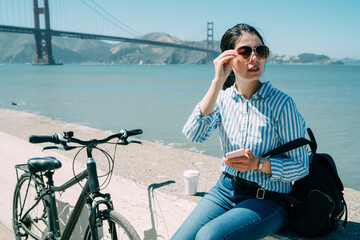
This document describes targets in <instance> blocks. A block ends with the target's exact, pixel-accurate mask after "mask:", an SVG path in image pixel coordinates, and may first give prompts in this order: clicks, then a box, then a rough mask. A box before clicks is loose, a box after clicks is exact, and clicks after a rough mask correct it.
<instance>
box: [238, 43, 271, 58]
mask: <svg viewBox="0 0 360 240" xmlns="http://www.w3.org/2000/svg"><path fill="white" fill-rule="evenodd" d="M253 51H254V52H255V55H256V56H257V57H258V58H259V59H261V60H265V59H267V58H268V57H269V54H270V50H269V48H268V47H267V46H257V47H255V48H251V47H249V46H243V47H239V48H238V49H237V52H238V54H239V55H241V56H242V57H243V58H244V59H248V58H249V57H250V56H251V54H252V52H253Z"/></svg>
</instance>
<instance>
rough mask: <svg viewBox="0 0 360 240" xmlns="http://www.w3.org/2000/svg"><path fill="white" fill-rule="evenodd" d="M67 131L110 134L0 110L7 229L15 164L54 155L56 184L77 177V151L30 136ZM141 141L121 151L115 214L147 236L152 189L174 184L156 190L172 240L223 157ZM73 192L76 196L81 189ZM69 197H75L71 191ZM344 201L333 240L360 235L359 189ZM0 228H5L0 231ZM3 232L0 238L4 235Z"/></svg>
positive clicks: (87, 136) (163, 232) (212, 182)
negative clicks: (189, 176)
mask: <svg viewBox="0 0 360 240" xmlns="http://www.w3.org/2000/svg"><path fill="white" fill-rule="evenodd" d="M63 131H74V133H75V137H79V138H83V139H91V138H102V137H105V136H107V135H109V134H110V132H109V131H103V130H98V129H94V128H91V127H85V126H81V125H77V124H70V123H66V122H61V121H58V120H52V119H50V118H47V117H42V116H38V115H34V114H30V113H26V112H18V111H15V110H10V109H4V108H0V144H1V150H2V155H1V157H0V159H1V160H0V161H1V162H2V163H3V164H2V165H3V167H2V170H1V174H0V180H1V181H0V183H1V184H2V187H3V189H6V190H7V191H8V192H9V193H11V194H8V195H9V196H3V198H1V200H0V207H2V209H3V210H2V214H1V217H0V222H2V223H3V224H4V225H5V226H6V227H7V228H10V229H11V228H12V227H11V207H9V206H11V205H12V193H13V189H14V186H15V183H16V174H15V169H14V165H15V164H17V163H25V162H26V160H27V159H28V158H30V157H36V156H42V155H54V156H55V157H57V158H58V159H59V160H61V161H62V163H63V167H62V168H61V169H59V170H57V172H59V173H58V174H56V173H55V177H57V178H55V183H56V184H61V183H63V181H64V180H66V179H68V178H69V177H71V176H72V172H71V171H70V169H71V163H72V157H73V156H74V155H75V153H76V152H73V151H69V152H63V151H55V150H52V151H48V152H45V153H42V152H41V147H43V146H46V144H30V143H28V136H29V135H32V134H35V135H51V134H54V133H56V132H63ZM141 141H142V142H143V144H142V145H138V144H131V145H129V146H120V147H118V149H117V158H116V163H115V169H114V175H113V178H112V180H111V183H110V185H109V187H108V188H107V189H105V192H107V191H108V192H110V193H111V194H112V199H113V201H114V205H115V208H116V210H117V211H119V212H120V213H122V214H123V215H124V216H125V217H126V218H127V219H128V220H129V221H130V222H131V223H132V224H133V225H134V227H135V229H136V230H137V232H138V233H139V235H140V237H141V238H143V237H144V231H146V230H148V229H149V228H151V220H150V212H149V200H148V198H147V186H149V185H150V184H153V183H160V182H165V181H168V180H174V181H175V183H174V184H171V185H168V186H165V187H163V188H160V189H157V190H156V196H157V199H158V201H159V205H160V209H161V211H162V214H163V215H164V219H165V220H164V221H165V222H166V226H165V224H164V222H162V221H163V220H162V219H161V212H160V211H159V212H158V213H157V217H159V229H157V231H158V234H160V235H163V236H164V237H165V239H167V236H168V235H167V232H169V235H170V236H172V234H173V233H174V232H175V231H176V230H177V228H178V227H179V226H180V224H181V223H182V222H183V221H184V220H185V218H186V217H187V215H188V214H189V213H190V212H191V210H192V209H193V208H194V207H195V206H196V203H197V202H198V201H199V200H200V199H201V196H202V195H203V194H204V192H207V191H208V190H209V189H210V188H211V187H212V186H213V185H215V183H216V181H217V179H218V177H219V175H220V159H219V158H215V157H211V156H207V155H202V154H200V153H194V152H188V151H186V150H182V149H177V148H172V147H169V146H165V145H161V144H157V143H153V142H149V141H146V140H141ZM104 149H106V150H109V153H110V154H111V155H112V153H113V148H112V147H110V148H107V147H105V148H104ZM9 159H11V161H9ZM79 161H80V160H77V166H79V167H80V168H81V164H83V163H81V162H79ZM97 163H98V168H99V169H100V171H101V170H103V171H105V170H106V168H107V163H106V162H105V163H101V162H97ZM187 169H196V170H198V171H200V174H201V175H200V180H199V186H198V192H199V194H198V195H197V196H186V195H185V193H184V180H183V176H182V174H183V172H184V171H185V170H187ZM60 172H61V173H60ZM69 190H71V189H69ZM74 191H75V192H76V189H75V190H74ZM69 193H70V195H71V191H69ZM124 193H126V194H124ZM64 195H66V194H64ZM75 196H76V195H75ZM62 197H64V198H65V199H66V200H65V201H66V202H69V203H71V200H73V199H74V198H76V197H71V196H62ZM345 198H346V201H347V204H348V208H349V217H348V222H349V223H348V226H347V228H346V229H345V230H344V231H337V232H335V233H334V234H332V235H331V236H334V238H330V239H356V238H358V237H359V236H360V230H359V229H360V227H359V226H360V223H359V222H360V202H359V200H358V199H360V191H356V190H352V189H349V188H346V190H345ZM3 211H4V212H3ZM0 229H2V228H1V227H0ZM1 231H2V230H0V236H3V235H2V232H1ZM354 237H355V238H354ZM6 239H8V238H6ZM266 239H269V240H270V239H297V238H294V237H293V236H291V237H290V238H289V236H288V235H287V234H285V236H284V235H283V236H270V237H267V238H266ZM324 239H325V238H324ZM326 239H329V238H326Z"/></svg>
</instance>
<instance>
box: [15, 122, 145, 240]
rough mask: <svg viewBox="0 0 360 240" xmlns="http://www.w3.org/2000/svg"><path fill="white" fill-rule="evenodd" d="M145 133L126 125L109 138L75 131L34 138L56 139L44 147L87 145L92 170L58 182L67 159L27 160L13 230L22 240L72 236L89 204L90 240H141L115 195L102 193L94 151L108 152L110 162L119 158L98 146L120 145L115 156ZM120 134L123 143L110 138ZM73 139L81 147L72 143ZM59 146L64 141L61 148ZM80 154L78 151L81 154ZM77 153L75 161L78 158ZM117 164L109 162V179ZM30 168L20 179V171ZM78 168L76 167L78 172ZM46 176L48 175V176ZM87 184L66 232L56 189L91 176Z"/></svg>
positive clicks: (87, 233) (36, 140) (40, 140)
mask: <svg viewBox="0 0 360 240" xmlns="http://www.w3.org/2000/svg"><path fill="white" fill-rule="evenodd" d="M139 134H142V130H141V129H134V130H130V131H127V130H125V129H123V130H121V131H119V133H116V134H113V135H110V136H108V137H106V138H104V139H101V140H97V139H92V140H89V141H83V140H80V139H77V138H74V137H73V136H74V133H73V132H71V131H70V132H65V133H64V134H60V133H56V134H54V135H51V136H37V135H32V136H30V137H29V141H30V142H31V143H45V142H50V143H54V144H55V146H48V147H44V148H43V150H47V149H61V150H65V151H68V150H73V149H76V148H81V149H80V150H79V151H78V153H79V152H80V151H82V150H83V149H86V154H87V163H86V165H87V166H86V170H83V171H82V172H81V173H79V174H77V175H75V176H74V177H73V178H71V179H70V180H68V181H67V182H65V183H64V184H63V185H61V186H55V185H54V181H53V175H54V173H55V171H56V169H59V168H61V166H62V164H61V162H60V161H59V160H58V159H56V158H54V157H41V158H31V159H29V160H28V162H27V164H18V165H16V166H15V168H16V174H17V178H18V181H17V185H16V187H15V192H14V199H13V229H14V234H15V237H16V239H17V240H21V239H28V238H29V237H31V238H34V239H37V240H38V239H39V240H41V239H46V240H50V239H56V240H59V239H60V240H63V239H70V237H71V235H72V234H73V231H74V228H75V224H76V223H77V221H78V219H79V216H80V214H81V211H82V209H83V208H84V206H85V204H86V205H87V206H88V210H89V223H88V226H87V227H86V230H85V232H84V234H83V239H84V240H90V239H93V240H98V239H131V240H138V239H140V238H139V235H138V234H137V232H136V231H135V229H134V227H133V226H132V225H131V224H130V222H129V221H128V220H127V219H126V218H125V217H124V216H122V215H121V214H120V213H117V212H115V211H114V206H113V203H112V200H111V196H110V194H109V193H105V194H103V193H101V192H100V191H101V189H100V185H99V176H98V174H97V168H96V162H95V159H94V158H93V154H92V152H93V149H98V150H100V151H101V152H102V153H104V154H105V155H106V156H107V158H108V160H109V161H110V162H109V163H111V161H112V163H113V161H114V159H113V158H111V156H110V155H109V154H108V153H107V152H106V151H104V150H102V149H100V148H98V147H97V145H100V144H105V143H112V144H114V145H115V150H114V158H115V153H116V146H117V145H128V144H130V143H140V144H141V142H140V141H136V140H133V141H128V140H127V139H128V137H130V136H135V135H139ZM115 138H117V139H118V140H117V142H109V141H110V140H112V139H115ZM69 143H75V144H76V145H71V146H69V145H68V144H69ZM56 144H61V147H60V146H56ZM78 153H77V154H78ZM77 154H76V155H75V157H74V160H73V163H74V161H75V159H76V156H77ZM113 167H114V165H113V164H112V165H109V173H108V174H107V175H106V180H105V182H107V181H108V182H109V181H110V179H111V173H112V170H113ZM19 170H21V171H24V173H23V174H22V175H21V176H20V177H19V173H18V171H19ZM73 171H74V170H73ZM45 178H46V179H45ZM86 178H87V180H86V183H85V184H84V185H83V186H82V191H81V193H80V195H79V197H78V199H77V202H76V204H75V207H74V209H73V211H72V214H71V216H70V218H69V219H68V221H67V223H66V225H65V228H64V230H63V232H62V233H61V232H60V227H59V216H58V212H57V206H56V196H55V192H64V191H65V190H66V189H68V188H70V187H72V186H73V185H75V184H80V182H81V181H82V180H84V179H86Z"/></svg>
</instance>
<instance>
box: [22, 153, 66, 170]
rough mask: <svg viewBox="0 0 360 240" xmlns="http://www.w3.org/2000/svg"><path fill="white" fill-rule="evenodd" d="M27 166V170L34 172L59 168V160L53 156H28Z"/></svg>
mask: <svg viewBox="0 0 360 240" xmlns="http://www.w3.org/2000/svg"><path fill="white" fill-rule="evenodd" d="M27 166H28V169H29V171H30V172H31V173H33V174H34V173H37V172H44V171H47V170H54V169H58V168H61V162H60V161H59V160H57V159H56V158H54V157H41V158H30V159H29V160H28V162H27Z"/></svg>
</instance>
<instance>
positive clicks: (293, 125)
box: [270, 99, 309, 182]
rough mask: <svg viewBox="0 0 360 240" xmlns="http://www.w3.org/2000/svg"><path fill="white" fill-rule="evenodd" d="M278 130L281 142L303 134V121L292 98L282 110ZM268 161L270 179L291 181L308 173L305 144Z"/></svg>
mask: <svg viewBox="0 0 360 240" xmlns="http://www.w3.org/2000/svg"><path fill="white" fill-rule="evenodd" d="M278 130H279V135H280V141H281V144H285V143H287V142H290V141H292V140H295V139H297V138H301V137H304V136H305V121H304V119H303V117H302V116H301V115H300V113H299V112H298V111H297V109H296V105H295V103H294V101H293V100H292V99H289V101H288V102H287V103H286V104H285V106H284V109H283V110H282V113H281V116H280V119H279V122H278ZM270 161H271V172H272V175H271V178H270V181H283V182H292V181H296V180H298V179H300V178H303V177H305V176H306V175H307V174H308V173H309V154H308V148H307V146H303V147H300V148H297V149H294V150H292V151H289V152H286V153H284V154H283V155H282V156H276V157H272V158H270Z"/></svg>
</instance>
